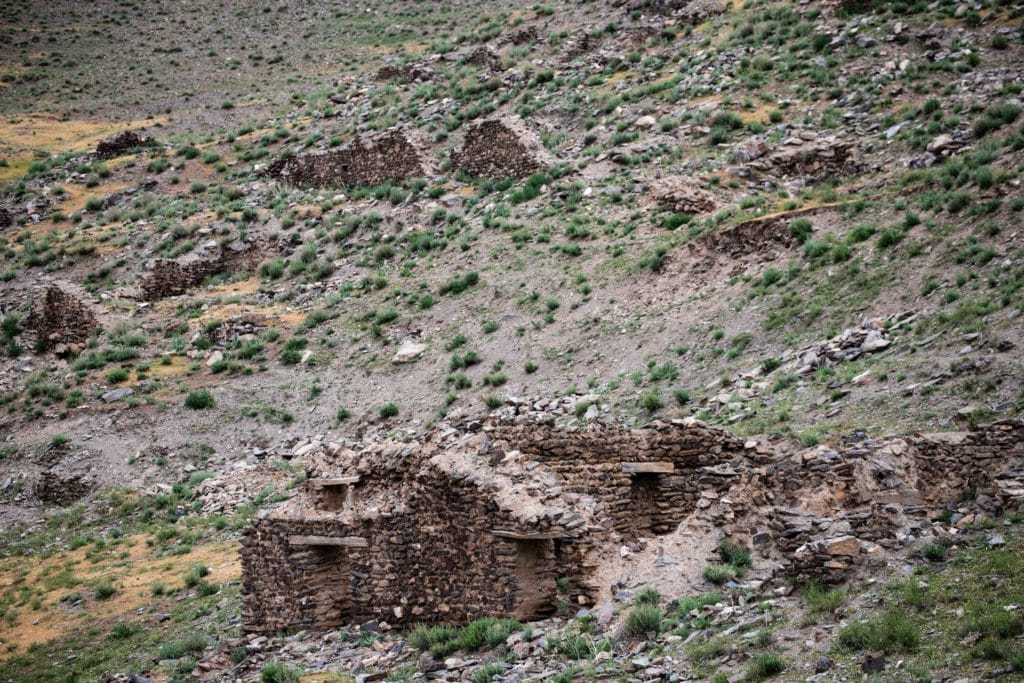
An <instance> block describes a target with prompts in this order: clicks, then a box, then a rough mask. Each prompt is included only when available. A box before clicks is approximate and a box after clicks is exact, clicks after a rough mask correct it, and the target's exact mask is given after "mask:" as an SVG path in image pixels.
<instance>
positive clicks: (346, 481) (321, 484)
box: [309, 477, 359, 489]
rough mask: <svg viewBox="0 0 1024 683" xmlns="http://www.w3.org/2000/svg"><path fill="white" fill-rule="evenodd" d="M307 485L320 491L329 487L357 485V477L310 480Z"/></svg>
mask: <svg viewBox="0 0 1024 683" xmlns="http://www.w3.org/2000/svg"><path fill="white" fill-rule="evenodd" d="M309 483H310V484H312V485H313V486H314V487H315V488H318V489H322V488H326V487H329V486H351V485H352V484H358V483H359V477H333V478H330V479H328V478H322V479H310V480H309Z"/></svg>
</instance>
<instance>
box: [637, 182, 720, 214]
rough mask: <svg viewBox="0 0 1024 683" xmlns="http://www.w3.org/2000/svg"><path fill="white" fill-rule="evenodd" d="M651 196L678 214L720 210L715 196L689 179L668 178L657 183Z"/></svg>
mask: <svg viewBox="0 0 1024 683" xmlns="http://www.w3.org/2000/svg"><path fill="white" fill-rule="evenodd" d="M651 196H652V198H653V199H654V201H656V202H657V203H658V204H662V205H664V206H667V207H669V208H671V209H672V211H675V212H677V213H689V214H694V215H696V214H702V213H710V212H712V211H714V210H715V209H717V208H718V200H717V199H715V195H713V194H712V193H711V192H709V191H707V190H705V189H704V188H702V187H699V186H698V185H696V184H694V183H693V182H692V181H690V180H689V179H687V178H683V177H675V178H666V179H664V180H661V181H658V182H656V183H655V185H654V187H653V189H652V190H651Z"/></svg>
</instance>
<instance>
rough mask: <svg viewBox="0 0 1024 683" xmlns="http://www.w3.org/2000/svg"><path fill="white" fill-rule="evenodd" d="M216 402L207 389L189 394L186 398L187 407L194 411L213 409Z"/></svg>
mask: <svg viewBox="0 0 1024 683" xmlns="http://www.w3.org/2000/svg"><path fill="white" fill-rule="evenodd" d="M215 403H216V401H214V400H213V396H211V395H210V392H209V391H207V390H206V389H199V390H197V391H190V392H188V396H186V397H185V407H187V408H191V409H192V410H205V409H206V408H212V407H213V406H214V405H215Z"/></svg>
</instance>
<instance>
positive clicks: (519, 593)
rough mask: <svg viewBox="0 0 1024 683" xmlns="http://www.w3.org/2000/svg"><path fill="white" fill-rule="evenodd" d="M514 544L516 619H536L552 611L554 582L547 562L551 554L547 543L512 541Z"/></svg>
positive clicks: (544, 540) (541, 540)
mask: <svg viewBox="0 0 1024 683" xmlns="http://www.w3.org/2000/svg"><path fill="white" fill-rule="evenodd" d="M514 543H515V544H516V607H515V610H514V614H515V616H516V617H517V618H519V619H538V618H540V617H542V616H545V615H547V614H550V613H551V612H552V610H553V609H554V607H555V604H554V601H555V594H554V590H553V589H554V579H553V577H552V576H551V572H550V568H549V565H550V562H549V559H550V558H551V557H552V554H553V552H554V548H553V544H552V541H551V540H550V539H538V540H527V539H520V540H516V541H514Z"/></svg>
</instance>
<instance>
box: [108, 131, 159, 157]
mask: <svg viewBox="0 0 1024 683" xmlns="http://www.w3.org/2000/svg"><path fill="white" fill-rule="evenodd" d="M152 142H153V141H152V140H151V139H150V138H147V137H145V136H142V135H139V134H138V133H136V132H135V131H132V130H126V131H122V132H120V133H118V134H116V135H111V136H110V137H108V138H106V139H105V140H101V141H100V143H99V144H98V145H96V156H97V157H99V158H100V159H113V158H115V157H119V156H123V155H125V154H128V153H129V152H131V151H132V150H133V149H138V148H139V147H145V146H147V145H150V144H152Z"/></svg>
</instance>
